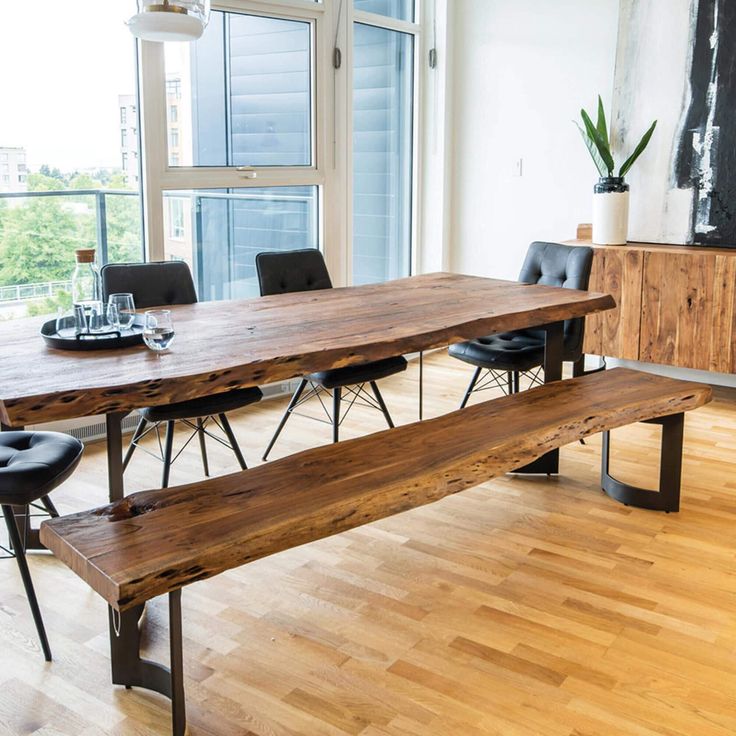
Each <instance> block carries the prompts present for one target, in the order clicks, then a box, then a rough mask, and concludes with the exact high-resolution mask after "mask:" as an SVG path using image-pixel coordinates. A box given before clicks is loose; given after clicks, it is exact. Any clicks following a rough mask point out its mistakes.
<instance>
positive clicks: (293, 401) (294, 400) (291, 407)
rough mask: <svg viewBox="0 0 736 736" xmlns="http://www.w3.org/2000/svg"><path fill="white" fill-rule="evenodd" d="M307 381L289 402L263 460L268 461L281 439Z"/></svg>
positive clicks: (302, 382) (304, 381)
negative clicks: (277, 441) (280, 436)
mask: <svg viewBox="0 0 736 736" xmlns="http://www.w3.org/2000/svg"><path fill="white" fill-rule="evenodd" d="M307 383H308V381H307V379H306V378H302V380H301V383H300V384H299V385H298V386H297V389H296V391H294V394H293V395H292V397H291V401H290V402H289V406H287V407H286V411H285V412H284V416H282V417H281V421H280V422H279V426H278V427H276V431H275V432H274V433H273V437H271V441H270V442H269V443H268V447H267V448H266V451H265V452H264V453H263V458H262V459H263V460H267V459H268V455H269V453H270V452H271V450H272V449H273V446H274V445H275V444H276V440H277V439H278V438H279V435H280V434H281V430H282V429H283V428H284V425H285V424H286V422H287V420H288V419H289V417H290V416H291V412H292V411H293V410H294V407H295V406H296V405H297V403H298V401H299V399H300V398H301V395H302V393H303V392H304V389H305V388H306V387H307Z"/></svg>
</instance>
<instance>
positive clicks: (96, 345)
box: [41, 315, 143, 350]
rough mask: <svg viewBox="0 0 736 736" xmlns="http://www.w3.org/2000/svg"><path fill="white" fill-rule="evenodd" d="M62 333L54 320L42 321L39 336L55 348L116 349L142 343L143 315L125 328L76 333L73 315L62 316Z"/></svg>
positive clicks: (137, 316)
mask: <svg viewBox="0 0 736 736" xmlns="http://www.w3.org/2000/svg"><path fill="white" fill-rule="evenodd" d="M61 329H62V333H61V334H59V333H58V332H57V331H56V320H55V319H51V320H49V321H48V322H44V323H43V326H42V327H41V337H43V339H44V342H45V343H46V344H47V345H48V346H49V347H50V348H55V349H56V350H117V349H119V348H130V347H133V346H134V345H142V344H143V317H142V316H139V315H136V317H135V320H134V321H133V326H132V327H130V328H129V329H127V330H120V331H115V332H100V333H91V334H83V335H77V334H75V332H74V317H64V320H63V322H62V328H61Z"/></svg>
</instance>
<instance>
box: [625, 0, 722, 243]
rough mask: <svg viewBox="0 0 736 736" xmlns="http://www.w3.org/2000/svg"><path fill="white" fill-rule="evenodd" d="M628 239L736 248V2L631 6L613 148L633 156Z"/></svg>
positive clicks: (668, 0) (691, 0)
mask: <svg viewBox="0 0 736 736" xmlns="http://www.w3.org/2000/svg"><path fill="white" fill-rule="evenodd" d="M654 119H657V120H658V121H659V122H658V125H657V130H656V132H655V134H654V137H653V138H652V141H651V143H650V144H649V149H647V151H646V152H645V153H644V155H643V156H642V157H641V158H640V159H639V161H638V162H637V164H636V165H635V166H634V168H633V169H632V170H631V172H630V173H629V175H628V176H627V179H628V181H629V183H630V185H631V220H630V227H629V240H632V241H643V242H666V243H698V244H703V245H718V246H729V247H736V0H622V2H621V13H620V20H619V38H618V48H617V55H616V73H615V80H614V92H613V126H612V127H613V136H614V140H613V145H614V148H615V150H617V151H619V152H620V153H619V158H623V157H625V156H626V155H628V152H630V151H631V150H632V148H633V147H634V146H635V145H636V142H637V141H638V139H639V138H640V137H641V135H642V133H643V132H644V131H645V130H646V129H647V127H648V126H649V125H650V123H651V121H652V120H654Z"/></svg>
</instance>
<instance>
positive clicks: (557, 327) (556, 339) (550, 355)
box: [512, 322, 565, 475]
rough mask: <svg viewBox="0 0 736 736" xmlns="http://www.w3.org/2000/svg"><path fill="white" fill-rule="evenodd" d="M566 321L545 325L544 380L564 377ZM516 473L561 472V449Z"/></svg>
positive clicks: (539, 458)
mask: <svg viewBox="0 0 736 736" xmlns="http://www.w3.org/2000/svg"><path fill="white" fill-rule="evenodd" d="M564 326H565V323H564V322H552V323H551V324H548V325H545V326H544V331H545V340H544V365H543V368H544V382H545V383H552V381H559V380H561V379H562V339H563V336H564ZM512 472H514V473H546V474H547V475H552V474H553V473H559V472H560V451H559V450H551V451H550V452H548V453H546V454H545V455H542V457H538V458H537V459H536V460H534V461H533V462H531V463H529V464H528V465H524V466H523V467H521V468H518V469H517V470H514V471H512Z"/></svg>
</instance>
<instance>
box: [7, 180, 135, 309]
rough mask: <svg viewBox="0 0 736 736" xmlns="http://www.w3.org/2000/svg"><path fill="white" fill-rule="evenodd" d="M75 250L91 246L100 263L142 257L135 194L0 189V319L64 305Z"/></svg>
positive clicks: (70, 190)
mask: <svg viewBox="0 0 736 736" xmlns="http://www.w3.org/2000/svg"><path fill="white" fill-rule="evenodd" d="M77 248H96V249H97V261H98V264H99V265H104V264H105V263H108V262H109V261H140V260H142V259H143V237H142V231H141V207H140V194H139V193H138V192H135V191H127V190H116V189H64V190H52V191H36V192H0V319H15V318H18V317H23V316H26V315H29V314H45V313H54V312H55V311H56V309H57V307H59V306H67V305H68V304H69V303H70V301H71V295H70V292H71V282H70V278H71V273H72V271H73V270H74V251H75V250H76V249H77Z"/></svg>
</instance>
